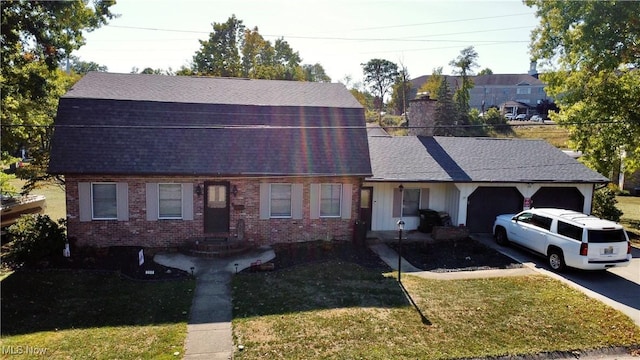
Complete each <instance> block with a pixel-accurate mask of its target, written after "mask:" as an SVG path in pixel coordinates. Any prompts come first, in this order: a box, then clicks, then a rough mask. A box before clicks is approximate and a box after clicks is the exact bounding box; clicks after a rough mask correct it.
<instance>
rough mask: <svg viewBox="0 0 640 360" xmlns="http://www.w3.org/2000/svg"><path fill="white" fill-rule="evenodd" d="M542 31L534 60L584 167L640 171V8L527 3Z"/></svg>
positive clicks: (534, 42)
mask: <svg viewBox="0 0 640 360" xmlns="http://www.w3.org/2000/svg"><path fill="white" fill-rule="evenodd" d="M526 4H527V5H528V6H530V7H535V8H536V15H537V17H538V18H539V19H540V24H539V25H538V26H537V27H536V28H535V29H534V30H533V32H532V34H531V45H530V48H531V54H532V55H533V57H534V58H535V59H536V60H543V62H542V64H543V65H546V66H548V67H549V68H551V70H552V71H548V72H545V73H543V74H541V76H540V78H541V79H542V80H543V81H544V82H545V83H547V88H546V91H547V93H548V94H550V95H551V96H552V97H554V98H555V100H556V102H557V104H558V106H559V108H560V111H559V112H558V113H557V114H552V115H551V117H552V119H553V120H554V121H556V122H557V123H558V124H560V125H561V126H564V127H566V128H567V129H568V130H569V135H570V139H571V142H572V144H573V145H574V146H575V148H576V149H577V150H580V151H582V152H583V154H584V156H583V160H585V162H586V163H587V164H588V165H589V166H591V167H592V168H594V169H595V170H597V171H598V172H600V173H602V174H605V175H609V176H611V174H612V173H613V172H614V170H616V169H615V168H616V167H617V166H616V163H617V162H618V161H619V159H621V158H624V160H623V162H624V167H625V168H626V169H627V170H629V171H633V170H635V169H638V168H640V103H639V102H638V99H640V71H639V70H638V67H639V65H640V47H639V46H638V43H640V21H638V14H640V2H637V1H628V2H627V1H618V2H613V1H567V2H562V1H554V2H551V1H544V0H526Z"/></svg>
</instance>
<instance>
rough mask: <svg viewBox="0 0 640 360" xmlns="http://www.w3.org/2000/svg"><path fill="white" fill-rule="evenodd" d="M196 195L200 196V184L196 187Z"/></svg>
mask: <svg viewBox="0 0 640 360" xmlns="http://www.w3.org/2000/svg"><path fill="white" fill-rule="evenodd" d="M196 195H198V197H200V196H202V186H201V185H200V184H198V185H196Z"/></svg>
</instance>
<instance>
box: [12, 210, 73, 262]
mask: <svg viewBox="0 0 640 360" xmlns="http://www.w3.org/2000/svg"><path fill="white" fill-rule="evenodd" d="M7 235H8V236H9V239H10V241H11V242H10V243H8V244H7V245H6V247H5V249H3V255H2V261H3V263H4V265H6V266H8V267H11V268H18V267H21V266H23V265H33V264H36V263H38V262H39V261H42V260H43V259H45V258H46V257H48V256H51V255H54V256H56V255H57V256H62V250H63V249H64V246H65V243H66V242H67V235H66V228H65V221H64V220H63V219H60V220H58V222H57V223H56V222H55V221H53V220H51V218H49V216H47V215H23V216H22V217H20V219H18V221H17V222H16V223H15V224H13V225H11V226H10V227H9V229H8V230H7Z"/></svg>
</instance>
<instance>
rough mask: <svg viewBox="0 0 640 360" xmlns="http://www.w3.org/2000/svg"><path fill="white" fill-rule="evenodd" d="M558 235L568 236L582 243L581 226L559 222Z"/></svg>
mask: <svg viewBox="0 0 640 360" xmlns="http://www.w3.org/2000/svg"><path fill="white" fill-rule="evenodd" d="M558 234H560V235H563V236H566V237H568V238H570V239H573V240H578V241H582V228H581V227H579V226H575V225H571V224H567V223H566V222H563V221H558Z"/></svg>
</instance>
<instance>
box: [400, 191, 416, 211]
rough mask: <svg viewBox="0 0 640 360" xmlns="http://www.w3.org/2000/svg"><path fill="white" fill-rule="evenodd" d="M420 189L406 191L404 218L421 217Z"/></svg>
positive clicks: (403, 198)
mask: <svg viewBox="0 0 640 360" xmlns="http://www.w3.org/2000/svg"><path fill="white" fill-rule="evenodd" d="M418 209H420V189H404V194H403V195H402V216H419V215H420V213H419V212H418Z"/></svg>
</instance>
